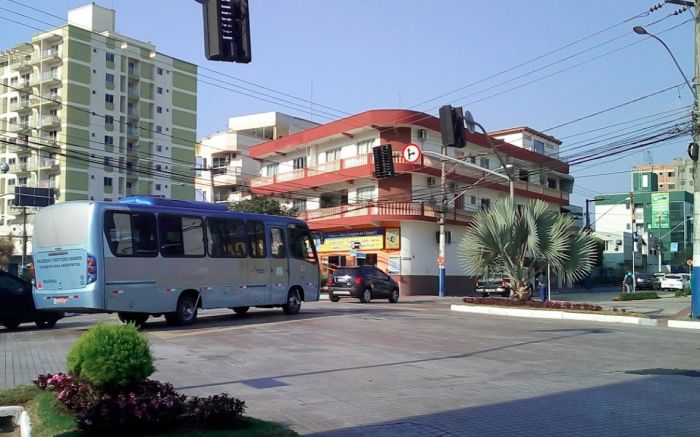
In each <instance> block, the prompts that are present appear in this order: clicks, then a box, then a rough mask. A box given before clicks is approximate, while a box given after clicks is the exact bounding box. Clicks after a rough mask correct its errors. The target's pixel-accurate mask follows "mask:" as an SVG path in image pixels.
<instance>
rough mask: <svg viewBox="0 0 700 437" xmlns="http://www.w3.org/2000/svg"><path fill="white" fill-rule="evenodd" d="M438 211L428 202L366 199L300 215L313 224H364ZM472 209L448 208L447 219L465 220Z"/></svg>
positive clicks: (428, 216)
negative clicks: (357, 202)
mask: <svg viewBox="0 0 700 437" xmlns="http://www.w3.org/2000/svg"><path fill="white" fill-rule="evenodd" d="M438 216H439V212H438V211H437V209H436V208H435V206H433V205H431V204H430V203H428V202H368V203H363V204H354V205H340V206H334V207H332V208H320V209H315V210H310V211H304V212H302V213H301V214H299V215H298V217H299V218H301V219H303V220H306V221H308V222H309V223H311V224H312V226H313V224H314V223H318V224H323V225H328V224H329V223H328V222H327V221H338V223H342V224H343V225H354V224H366V223H369V222H370V221H377V220H391V221H396V220H420V221H429V222H435V221H436V220H437V218H438ZM472 216H473V212H468V211H463V210H459V209H455V208H450V209H449V210H448V213H447V217H446V219H447V221H448V222H451V223H462V224H465V223H468V222H469V221H470V220H471V217H472Z"/></svg>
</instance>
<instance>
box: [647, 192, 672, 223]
mask: <svg viewBox="0 0 700 437" xmlns="http://www.w3.org/2000/svg"><path fill="white" fill-rule="evenodd" d="M668 212H669V196H668V193H651V227H652V228H656V229H659V228H664V229H668V227H669V217H668Z"/></svg>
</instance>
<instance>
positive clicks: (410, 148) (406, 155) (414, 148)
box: [401, 143, 422, 164]
mask: <svg viewBox="0 0 700 437" xmlns="http://www.w3.org/2000/svg"><path fill="white" fill-rule="evenodd" d="M421 154H422V153H421V150H420V146H419V145H417V144H413V143H410V144H406V145H405V146H403V150H402V151H401V155H402V156H403V159H405V160H406V161H407V162H409V163H410V164H413V163H414V162H418V160H420V157H421Z"/></svg>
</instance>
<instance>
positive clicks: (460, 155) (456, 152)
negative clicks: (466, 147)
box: [455, 150, 466, 158]
mask: <svg viewBox="0 0 700 437" xmlns="http://www.w3.org/2000/svg"><path fill="white" fill-rule="evenodd" d="M465 156H466V154H465V153H464V152H462V151H461V150H455V157H456V158H464V157H465Z"/></svg>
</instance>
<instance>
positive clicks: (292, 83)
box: [0, 0, 694, 204]
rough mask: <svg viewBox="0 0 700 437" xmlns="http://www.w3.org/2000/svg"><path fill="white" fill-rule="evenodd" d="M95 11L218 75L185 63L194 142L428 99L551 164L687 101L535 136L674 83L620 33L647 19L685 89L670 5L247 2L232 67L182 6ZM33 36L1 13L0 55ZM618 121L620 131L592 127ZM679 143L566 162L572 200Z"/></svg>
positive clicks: (644, 44) (638, 131) (663, 118)
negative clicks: (510, 132)
mask: <svg viewBox="0 0 700 437" xmlns="http://www.w3.org/2000/svg"><path fill="white" fill-rule="evenodd" d="M19 3H24V4H25V5H28V6H30V7H33V8H36V9H37V10H40V11H45V12H49V13H51V14H54V15H58V16H60V17H64V18H65V17H66V12H67V11H68V10H69V9H72V8H74V7H78V6H82V5H83V4H85V3H86V2H85V1H79V0H63V1H56V0H23V1H20V2H19ZM96 3H97V4H100V5H102V6H106V7H111V8H114V9H115V10H116V11H117V25H116V27H117V32H119V33H122V34H124V35H128V36H131V37H133V38H137V39H141V40H147V41H151V42H153V43H154V44H155V45H156V47H157V49H158V51H160V52H163V53H165V54H168V55H170V56H174V57H178V58H181V59H184V60H186V61H190V62H194V63H196V64H199V65H201V66H204V67H206V68H208V69H212V70H216V71H218V72H221V73H222V74H223V75H217V74H215V73H213V72H212V71H208V70H203V69H200V75H202V77H201V78H200V83H199V99H198V129H197V130H198V136H199V137H201V136H204V135H207V134H211V133H213V132H216V131H220V130H224V129H225V128H226V124H227V118H228V117H230V116H235V115H243V114H250V113H255V112H264V111H280V112H285V113H289V114H293V115H297V116H300V117H304V118H309V119H313V120H314V121H317V122H326V121H328V120H329V119H333V118H339V117H342V116H345V115H347V114H353V113H358V112H362V111H365V110H368V109H376V108H399V107H401V108H409V107H410V108H413V109H417V110H421V111H424V112H427V113H430V114H437V108H438V107H439V106H440V105H443V104H452V105H458V106H459V105H461V106H464V108H465V109H468V110H470V111H471V112H472V114H473V115H474V117H475V119H476V120H477V121H479V122H480V123H481V124H483V125H484V126H485V127H486V128H487V129H488V130H499V129H505V128H508V127H515V126H523V125H527V126H530V127H532V128H534V129H537V130H546V132H547V133H548V134H551V135H553V136H555V137H557V138H560V139H562V141H563V142H564V144H563V145H562V156H563V157H564V158H576V157H578V158H579V159H580V158H581V157H582V156H583V157H585V156H590V154H591V153H592V152H591V150H592V149H595V148H599V147H607V148H610V147H612V145H613V144H612V143H614V142H615V141H620V140H630V139H633V138H635V137H638V136H647V135H652V134H659V133H661V131H662V130H667V129H670V128H672V127H673V126H674V124H675V123H683V122H686V123H687V121H688V117H687V116H686V117H683V116H684V115H687V114H688V111H684V110H683V109H681V108H683V107H686V106H688V105H691V104H692V96H691V94H690V92H689V91H688V90H687V89H686V88H685V85H684V86H678V87H677V88H675V89H672V90H670V91H666V92H662V93H659V94H657V95H655V96H653V97H649V98H645V99H642V100H639V101H638V102H634V103H630V104H627V105H625V106H622V107H620V108H619V109H614V110H610V111H606V112H603V113H602V114H600V115H597V116H594V117H590V118H585V119H583V120H580V121H577V122H574V123H570V124H567V125H565V126H562V127H559V128H556V129H552V130H549V129H550V128H552V127H555V126H558V125H560V124H562V123H567V122H570V121H573V120H576V119H579V118H581V117H585V116H588V115H590V114H593V113H596V112H599V111H601V110H604V109H607V108H610V107H614V106H617V105H620V104H623V103H625V102H628V101H631V100H634V99H637V98H639V97H643V96H646V95H648V94H652V93H655V92H657V91H660V90H663V89H665V88H669V87H672V86H675V85H679V84H682V83H683V79H682V77H681V75H680V74H679V72H678V71H677V69H676V67H675V66H674V64H673V61H672V60H671V58H670V57H669V55H668V53H667V52H666V51H665V49H664V48H663V47H662V46H661V44H659V43H658V42H657V41H655V40H653V39H651V38H648V37H642V36H639V35H636V34H634V33H633V32H632V27H633V26H636V25H643V26H646V27H647V29H648V31H649V32H652V33H655V34H657V35H658V36H659V37H661V38H662V39H663V40H664V41H665V42H666V43H667V44H668V46H669V47H670V48H671V50H672V51H673V52H674V54H675V55H676V57H677V58H678V61H679V63H680V65H681V67H682V68H683V70H684V71H685V73H686V75H687V76H688V77H689V79H690V80H692V77H693V41H694V37H693V23H692V20H691V19H692V16H691V14H690V12H689V11H686V12H684V13H682V14H680V15H677V16H670V17H667V16H668V15H669V14H670V13H672V12H673V11H675V10H677V9H678V7H674V6H673V5H665V6H664V7H663V8H661V9H660V10H658V11H656V12H654V13H651V14H648V15H646V16H641V14H643V13H644V12H646V11H648V9H649V8H650V6H652V5H653V4H654V2H653V1H652V0H649V1H644V0H641V1H640V0H615V1H610V0H589V1H574V0H568V1H562V0H529V1H522V0H521V1H516V0H503V1H499V2H494V1H486V0H481V1H477V0H468V1H467V0H462V1H457V0H449V1H447V0H446V1H428V0H352V1H351V0H304V1H287V0H250V15H251V29H252V52H253V61H252V62H251V63H250V64H247V65H246V64H232V63H219V62H210V61H207V60H206V59H205V57H204V48H203V36H202V14H201V6H200V5H199V4H198V3H196V2H195V1H194V0H100V1H97V2H96ZM0 8H3V9H0V17H5V18H9V19H12V20H17V21H20V22H23V23H26V24H30V25H32V26H35V27H39V28H41V29H46V28H49V27H51V26H49V25H48V24H45V23H41V22H37V21H35V20H34V19H39V20H42V21H45V22H47V23H50V24H51V25H52V26H58V25H61V24H63V22H65V19H64V20H63V21H61V20H59V19H58V18H55V17H52V16H50V15H44V14H42V13H40V12H38V11H36V10H32V9H28V8H25V7H23V6H20V5H19V4H17V3H15V2H11V1H9V0H0ZM10 11H14V12H17V13H21V14H24V15H26V16H27V17H22V16H18V15H16V14H14V13H12V12H10ZM28 17H31V18H28ZM635 17H636V18H635ZM659 20H661V21H659ZM657 21H658V22H657ZM675 26H677V27H675ZM672 27H675V28H673V29H671V30H668V31H665V30H666V29H669V28H672ZM664 31H665V32H664ZM35 32H36V30H34V29H31V28H29V27H25V26H22V25H19V24H15V23H11V22H8V21H6V20H0V47H3V48H5V47H10V46H11V45H13V44H15V43H18V42H22V41H26V40H28V39H29V38H30V37H31V35H32V34H33V33H35ZM584 38H585V39H584ZM581 39H584V40H583V41H579V40H581ZM576 41H578V42H576ZM574 42H576V43H575V44H571V43H574ZM567 45H569V46H568V47H565V46H567ZM628 45H629V46H628ZM625 46H628V47H625ZM562 47H565V48H563V49H562V50H559V51H557V52H555V53H551V54H549V55H547V56H544V57H541V58H540V59H537V60H534V61H533V62H530V63H527V64H526V65H522V66H519V67H518V65H520V64H522V63H525V62H527V61H530V60H533V59H535V58H538V57H540V56H541V55H545V54H547V53H549V52H551V51H554V50H557V49H561V48H562ZM581 52H583V53H581ZM551 64H554V65H551ZM512 67H516V68H512ZM509 69H510V71H506V70H509ZM562 70H564V71H562ZM504 71H506V72H505V73H502V74H500V75H498V76H496V77H491V76H494V75H497V74H498V73H501V72H504ZM204 76H207V77H204ZM519 76H520V77H519ZM489 77H491V78H489ZM222 81H223V82H222ZM241 81H247V82H250V83H244V82H241ZM503 82H505V83H503ZM212 84H216V85H212ZM256 85H257V86H261V87H266V88H268V90H266V89H263V88H259V87H257V86H256ZM222 87H223V88H222ZM237 87H244V88H248V89H249V90H250V91H244V90H242V89H240V88H237ZM463 87H464V89H462V90H460V91H457V92H454V93H452V94H449V95H446V96H443V97H440V98H438V99H435V100H432V101H429V102H427V103H426V101H427V100H429V99H434V98H436V97H439V96H442V95H443V94H446V93H449V92H451V91H454V90H457V89H459V88H463ZM225 88H228V89H225ZM512 88H516V89H512ZM234 90H237V91H234ZM271 90H273V91H271ZM275 91H279V92H283V93H285V94H288V95H291V96H294V97H296V98H300V99H303V100H298V99H295V98H294V97H289V96H284V95H281V94H278V93H276V92H275ZM241 92H243V93H246V94H248V96H246V95H243V94H242V93H241ZM263 94H267V95H268V96H264V95H263ZM251 96H255V97H251ZM309 101H313V102H314V106H313V108H312V107H311V105H310V103H309ZM320 105H325V106H326V107H322V106H320ZM328 108H332V109H328ZM674 109H678V111H676V112H672V110H674ZM662 112H664V113H663V114H660V113H662ZM654 114H659V115H654ZM642 117H645V118H642ZM632 120H636V121H634V122H632ZM623 122H630V123H627V124H620V125H618V126H614V127H609V128H606V129H602V130H597V131H595V132H591V130H592V129H599V128H602V127H606V126H610V125H614V124H619V123H623ZM644 129H646V130H644ZM689 140H690V138H689V137H688V136H684V137H680V138H677V139H673V140H671V141H667V142H664V143H660V144H656V145H653V146H649V147H646V148H639V149H636V150H634V151H628V152H625V153H621V154H619V155H616V156H611V157H607V158H605V159H601V160H596V161H592V162H587V163H582V164H577V165H573V166H572V168H571V170H572V173H573V174H574V175H575V176H577V180H576V189H575V193H574V197H573V199H572V203H575V204H582V202H583V200H584V199H585V198H590V197H592V196H593V195H595V194H596V193H605V192H610V191H616V192H620V191H627V190H629V185H630V183H629V181H630V176H629V173H622V174H608V175H603V176H595V177H581V176H587V175H592V174H600V173H613V172H621V171H629V170H630V169H631V168H632V166H633V165H636V164H642V163H644V160H645V151H647V150H648V151H650V152H651V158H652V159H653V162H654V163H663V162H670V161H671V159H673V158H674V157H681V156H685V149H686V146H687V144H688V142H689ZM624 144H629V145H634V143H633V142H627V141H625V143H624ZM574 154H576V156H574Z"/></svg>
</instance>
